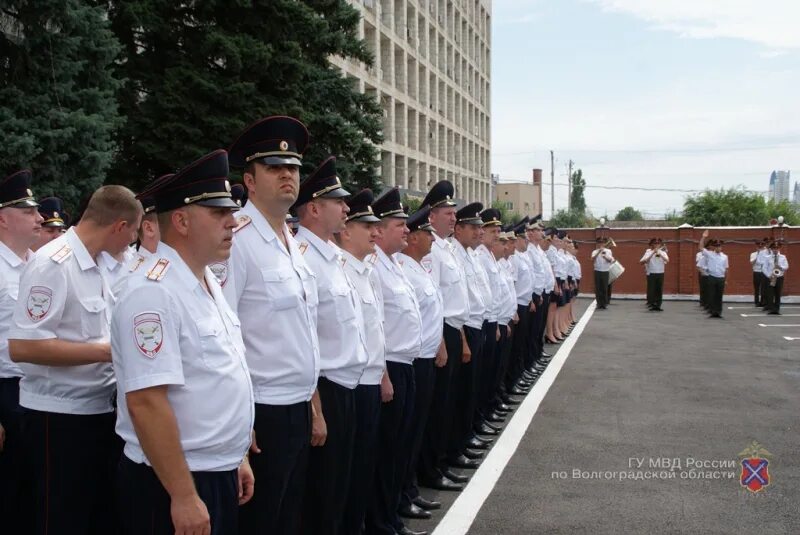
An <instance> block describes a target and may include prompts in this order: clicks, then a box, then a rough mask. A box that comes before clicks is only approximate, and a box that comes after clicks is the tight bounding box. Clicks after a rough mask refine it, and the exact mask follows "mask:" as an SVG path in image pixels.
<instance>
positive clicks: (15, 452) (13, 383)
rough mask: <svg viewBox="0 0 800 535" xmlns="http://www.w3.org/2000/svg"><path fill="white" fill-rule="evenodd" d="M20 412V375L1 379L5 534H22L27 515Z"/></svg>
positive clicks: (0, 480) (0, 484)
mask: <svg viewBox="0 0 800 535" xmlns="http://www.w3.org/2000/svg"><path fill="white" fill-rule="evenodd" d="M22 412H23V409H22V407H20V406H19V377H9V378H2V379H0V424H2V425H3V428H4V429H5V432H6V439H5V444H4V446H3V451H2V452H0V519H2V520H0V526H2V527H3V530H2V531H6V532H8V533H24V524H23V519H25V518H29V517H30V513H29V512H28V513H26V512H25V511H24V510H23V509H22V507H23V506H24V505H25V504H26V503H27V500H26V499H25V498H23V496H25V492H24V485H25V484H26V482H27V479H28V478H27V476H25V477H23V475H24V473H25V470H24V468H23V462H24V455H23V453H24V449H23V444H22ZM25 497H27V496H25Z"/></svg>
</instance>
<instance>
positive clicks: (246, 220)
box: [233, 215, 253, 233]
mask: <svg viewBox="0 0 800 535" xmlns="http://www.w3.org/2000/svg"><path fill="white" fill-rule="evenodd" d="M252 221H253V220H252V219H251V218H250V216H249V215H240V216H239V217H237V218H236V228H235V229H233V232H234V233H236V232H239V231H240V230H242V229H243V228H244V227H246V226H247V225H249V224H250V223H252Z"/></svg>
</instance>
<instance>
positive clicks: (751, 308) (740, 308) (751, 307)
mask: <svg viewBox="0 0 800 535" xmlns="http://www.w3.org/2000/svg"><path fill="white" fill-rule="evenodd" d="M754 308H756V309H758V308H761V307H757V306H755V305H753V306H749V307H728V310H743V309H750V310H753V309H754ZM781 308H800V306H795V305H781Z"/></svg>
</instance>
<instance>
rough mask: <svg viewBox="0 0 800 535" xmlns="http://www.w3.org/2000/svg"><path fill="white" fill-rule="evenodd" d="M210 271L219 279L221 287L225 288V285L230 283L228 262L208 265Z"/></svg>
mask: <svg viewBox="0 0 800 535" xmlns="http://www.w3.org/2000/svg"><path fill="white" fill-rule="evenodd" d="M208 269H210V270H211V273H213V274H214V276H215V277H216V278H217V280H218V281H219V285H220V286H222V287H223V288H224V287H225V283H226V282H228V262H227V261H225V262H214V263H213V264H209V265H208Z"/></svg>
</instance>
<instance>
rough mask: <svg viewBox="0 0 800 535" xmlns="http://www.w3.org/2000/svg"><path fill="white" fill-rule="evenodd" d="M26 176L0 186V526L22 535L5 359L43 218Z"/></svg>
mask: <svg viewBox="0 0 800 535" xmlns="http://www.w3.org/2000/svg"><path fill="white" fill-rule="evenodd" d="M31 178H32V177H31V172H30V171H28V170H23V171H17V172H15V173H12V174H10V175H9V176H7V177H6V178H5V179H4V180H3V182H2V183H0V281H2V287H3V292H2V294H0V423H2V425H3V426H4V427H5V445H4V447H2V448H0V518H2V519H4V520H2V521H0V523H2V526H3V528H5V529H6V530H8V532H9V533H23V532H24V525H23V524H22V523H21V521H22V520H23V518H24V516H25V512H24V511H22V510H21V507H22V506H23V505H24V500H23V499H21V497H20V489H21V487H22V486H23V481H24V479H23V478H24V471H23V469H22V464H23V463H22V460H23V458H24V455H23V445H22V408H21V407H20V405H19V381H20V378H21V377H22V370H21V369H20V367H19V366H18V365H17V364H15V363H14V362H12V361H11V358H10V357H9V355H8V330H9V328H10V326H11V316H12V314H13V313H14V307H15V306H16V302H17V296H18V294H19V279H20V275H21V274H22V271H23V270H24V269H25V265H26V264H27V263H28V260H30V259H31V258H32V257H33V252H32V251H31V248H32V247H33V246H34V245H35V244H36V243H37V242H38V240H39V239H40V236H41V234H43V233H44V231H43V230H42V227H41V225H42V223H43V218H42V216H41V215H40V213H39V211H37V203H36V200H35V199H34V197H33V193H32V192H31V189H30V188H31Z"/></svg>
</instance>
